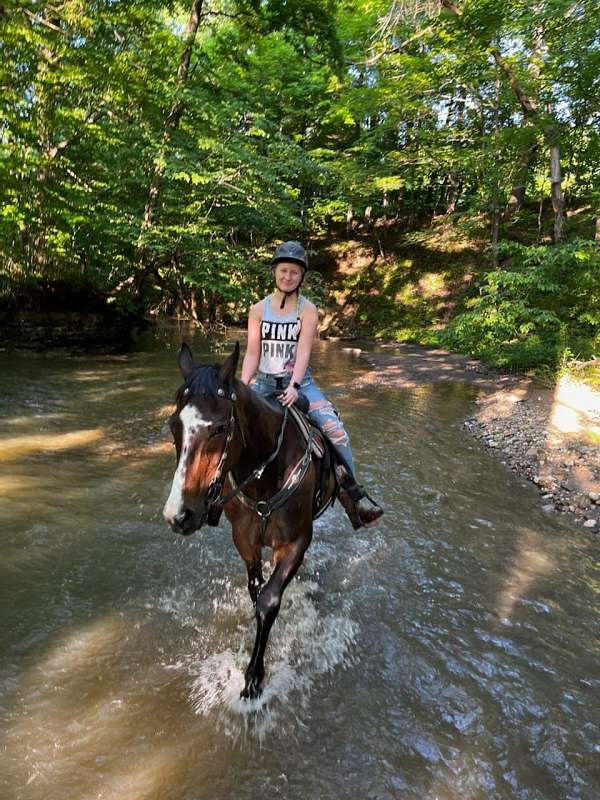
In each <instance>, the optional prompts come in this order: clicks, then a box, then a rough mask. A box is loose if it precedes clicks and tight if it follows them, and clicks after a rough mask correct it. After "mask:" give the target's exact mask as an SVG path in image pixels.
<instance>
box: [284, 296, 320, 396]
mask: <svg viewBox="0 0 600 800" xmlns="http://www.w3.org/2000/svg"><path fill="white" fill-rule="evenodd" d="M318 324H319V314H318V312H317V309H316V308H315V306H314V305H313V304H312V303H306V305H305V307H304V311H303V313H302V328H301V329H300V336H299V337H298V350H297V351H296V364H295V365H294V371H293V373H292V379H291V381H290V383H291V384H294V383H300V382H301V381H302V378H303V377H304V373H305V372H306V370H307V368H308V362H309V361H310V353H311V350H312V346H313V341H314V338H315V334H316V332H317V325H318Z"/></svg>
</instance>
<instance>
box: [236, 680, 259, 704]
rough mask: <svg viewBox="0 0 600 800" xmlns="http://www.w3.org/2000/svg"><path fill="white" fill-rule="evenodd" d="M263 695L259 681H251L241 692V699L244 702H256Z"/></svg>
mask: <svg viewBox="0 0 600 800" xmlns="http://www.w3.org/2000/svg"><path fill="white" fill-rule="evenodd" d="M261 694H262V688H261V686H260V683H259V682H257V681H250V682H249V683H248V684H246V686H244V688H243V689H242V691H241V692H240V697H241V698H242V700H256V699H257V698H258V697H260V696H261Z"/></svg>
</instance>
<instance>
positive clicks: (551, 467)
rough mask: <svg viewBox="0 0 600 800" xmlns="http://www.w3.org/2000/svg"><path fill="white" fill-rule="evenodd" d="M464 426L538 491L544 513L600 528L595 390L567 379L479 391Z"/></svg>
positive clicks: (599, 415)
mask: <svg viewBox="0 0 600 800" xmlns="http://www.w3.org/2000/svg"><path fill="white" fill-rule="evenodd" d="M465 427H466V428H467V429H468V430H469V431H470V432H471V433H472V434H473V435H474V436H475V437H476V438H477V439H479V440H480V441H481V442H482V443H483V444H484V445H485V446H486V447H488V448H489V449H491V450H494V451H495V452H496V453H498V456H499V457H500V459H501V460H502V461H503V463H505V464H506V465H507V466H508V467H510V469H512V470H513V471H515V472H517V473H518V474H519V475H523V476H525V477H526V478H528V479H529V480H531V481H532V482H533V483H534V484H535V485H536V486H537V487H538V489H539V492H540V499H541V502H542V507H543V508H544V510H545V511H548V512H558V513H562V514H565V513H566V514H571V515H572V516H573V517H574V519H575V520H576V521H577V522H578V523H580V524H582V525H583V526H585V527H586V528H590V529H591V530H594V531H598V532H600V446H599V445H600V394H599V393H598V392H596V391H594V390H592V389H590V387H589V386H587V385H586V384H585V383H581V382H579V381H576V380H574V379H572V378H569V377H563V378H561V380H560V381H559V382H558V383H557V384H556V386H554V387H552V389H546V388H543V387H540V386H537V385H536V384H535V383H533V381H531V380H530V379H521V380H520V381H519V382H518V383H517V384H516V385H514V386H513V387H511V388H510V389H507V388H503V389H500V390H498V391H496V392H493V393H492V394H482V395H480V396H479V398H478V400H477V412H476V413H475V414H474V415H473V416H472V417H469V418H468V419H467V420H465Z"/></svg>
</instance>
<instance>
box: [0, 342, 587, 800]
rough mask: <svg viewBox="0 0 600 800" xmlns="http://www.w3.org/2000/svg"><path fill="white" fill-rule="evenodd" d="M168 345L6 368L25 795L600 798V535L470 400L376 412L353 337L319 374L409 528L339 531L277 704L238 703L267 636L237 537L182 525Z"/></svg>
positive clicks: (416, 392) (290, 637) (306, 607)
mask: <svg viewBox="0 0 600 800" xmlns="http://www.w3.org/2000/svg"><path fill="white" fill-rule="evenodd" d="M161 336H163V338H162V339H161V341H160V347H157V348H152V347H151V348H149V350H148V352H143V353H138V354H132V355H131V356H129V357H127V358H125V359H102V358H99V357H97V358H95V359H88V360H85V361H84V362H83V361H81V360H79V359H76V360H69V359H64V358H59V359H44V360H40V359H38V360H35V359H31V360H30V361H29V362H28V363H24V362H23V360H19V361H16V360H11V359H10V358H6V359H5V363H3V364H2V367H3V375H6V376H7V380H6V391H5V394H4V395H3V397H2V399H1V400H0V406H1V407H0V411H1V412H2V426H1V429H0V441H4V442H9V443H10V442H13V445H11V446H12V447H13V449H12V451H9V452H10V453H11V455H10V457H9V458H6V460H3V461H2V462H1V463H0V490H1V491H2V492H3V506H2V509H0V517H1V518H2V521H3V523H5V524H4V525H3V526H2V532H1V535H2V547H3V560H2V562H1V563H0V596H1V600H2V615H0V634H1V636H2V642H3V648H2V657H1V660H0V687H1V691H0V714H1V715H2V718H3V726H2V750H1V751H0V787H2V789H1V792H0V794H1V795H2V797H3V798H4V797H6V798H7V800H12V798H15V799H16V798H19V800H21V798H23V800H30V798H31V799H32V800H33V799H34V798H44V800H55V799H56V800H59V798H60V800H63V798H67V797H74V798H78V799H79V798H90V799H91V798H97V797H103V798H127V800H138V798H139V800H145V799H146V798H158V797H160V798H161V800H163V799H164V798H167V800H168V798H173V800H200V799H201V798H211V800H212V799H213V798H217V799H218V798H230V797H238V796H244V797H258V796H261V797H262V796H263V795H264V794H265V793H269V794H271V795H274V796H281V797H286V798H301V797H302V798H305V797H310V798H313V797H320V798H346V797H348V798H350V797H352V798H354V797H365V798H379V799H383V798H403V799H404V798H415V799H416V798H419V800H422V798H434V797H438V798H452V799H455V800H459V798H460V800H463V799H464V798H473V799H474V800H475V799H476V798H482V799H483V798H491V797H494V798H496V797H498V798H513V797H516V798H524V799H525V798H527V800H529V799H530V798H540V800H541V798H543V799H544V800H551V799H552V798H557V800H558V798H561V800H562V798H571V797H573V798H590V799H591V798H595V797H596V794H597V786H598V785H599V781H600V770H599V766H598V757H599V754H600V724H599V722H598V720H600V705H599V701H598V697H599V696H600V693H599V689H600V679H599V678H598V675H599V674H600V672H599V669H598V667H599V666H600V664H599V640H600V636H599V633H600V626H599V620H598V612H597V608H596V605H597V597H598V592H599V590H600V569H599V565H598V560H597V543H596V542H595V541H594V540H593V539H591V538H589V537H585V536H584V535H582V534H581V532H580V531H578V530H576V529H575V528H573V527H571V526H570V525H569V524H568V523H567V522H561V521H559V520H556V519H551V518H550V517H548V516H547V515H544V514H543V513H542V512H541V511H539V510H538V504H537V495H536V493H535V491H533V490H532V489H531V488H530V487H528V486H525V485H523V484H522V483H520V482H519V481H518V480H516V479H515V478H514V476H512V475H511V474H509V473H508V472H507V471H505V470H504V469H503V468H502V467H501V466H500V465H498V464H497V463H496V462H495V461H494V460H492V458H491V457H489V456H488V454H486V453H485V452H482V451H481V450H479V449H478V447H477V445H476V444H475V443H474V442H473V441H472V440H471V439H470V438H468V437H467V436H466V435H465V434H464V433H463V431H462V427H461V423H462V419H463V417H464V416H465V415H466V414H467V413H468V410H469V407H470V403H471V401H472V398H473V391H474V390H473V389H472V388H468V387H463V386H456V385H452V384H449V385H443V386H428V387H418V388H415V389H411V390H406V391H402V392H400V391H398V392H390V391H387V390H385V389H370V390H368V389H365V390H361V391H360V392H358V393H352V394H350V393H349V392H348V390H347V389H346V386H347V384H348V383H349V382H350V379H351V378H352V377H354V376H356V375H358V374H359V373H360V371H361V369H362V367H361V365H360V363H359V362H358V361H356V360H355V359H353V358H352V357H351V356H350V355H347V354H341V353H340V350H339V348H337V347H336V346H332V345H330V344H325V343H319V345H318V346H317V350H316V359H315V360H316V369H315V371H316V373H317V375H318V376H319V378H320V380H321V382H322V383H323V384H324V385H326V386H328V390H329V393H330V395H331V397H332V399H333V400H334V402H335V403H336V404H337V405H338V407H339V408H340V410H341V412H342V414H343V416H344V419H345V421H346V424H347V426H348V428H349V430H350V432H351V435H352V442H353V447H354V450H355V452H356V455H357V461H358V463H359V464H360V477H361V479H362V480H363V481H364V482H365V483H367V484H368V485H369V487H377V490H376V492H377V494H378V497H380V499H381V500H382V502H383V503H384V505H385V507H386V515H385V517H384V519H383V523H382V525H381V526H380V527H378V528H376V529H374V530H370V531H358V532H355V533H354V532H352V530H351V528H350V526H349V525H348V523H347V522H346V521H345V519H344V517H343V515H342V513H341V511H340V509H339V508H338V507H335V508H334V509H333V510H332V511H331V512H328V514H327V515H326V516H325V517H323V518H322V519H321V520H319V521H318V523H317V527H316V532H315V538H314V542H313V545H312V547H311V549H310V551H309V553H308V555H307V558H306V560H305V564H304V566H303V567H302V569H301V571H300V574H299V578H298V580H296V581H294V582H293V584H292V585H291V587H290V588H289V589H288V591H287V592H286V595H285V597H284V604H283V607H282V611H281V614H280V617H279V619H278V621H277V623H276V625H275V627H274V630H273V635H272V640H271V642H270V646H269V650H268V676H267V684H266V687H265V692H264V694H263V696H262V698H261V699H260V700H259V701H257V702H256V703H254V704H249V703H243V702H242V701H240V699H239V690H240V688H241V684H242V675H243V670H244V668H245V665H246V662H247V659H248V657H249V653H250V651H251V647H252V640H253V622H252V608H251V605H250V602H249V599H248V597H247V593H246V589H245V572H244V569H243V565H242V562H241V561H240V559H239V557H238V556H237V554H236V552H235V551H234V548H233V546H232V544H231V541H230V533H229V530H228V528H227V526H226V524H224V523H222V524H221V525H220V526H219V528H217V529H207V530H206V531H204V530H203V531H202V532H201V533H200V534H197V535H195V536H194V537H191V538H190V539H186V540H183V539H180V538H177V537H175V536H174V535H173V534H171V533H170V532H169V531H168V530H166V528H165V526H164V524H163V522H162V519H161V516H160V509H161V505H162V502H163V500H164V498H165V497H166V494H167V493H168V487H169V482H170V478H171V475H172V471H173V469H174V457H173V453H172V447H171V445H170V444H169V441H168V432H167V430H166V427H165V424H164V421H165V418H166V416H167V414H168V412H169V409H170V406H169V400H170V399H171V398H172V397H173V394H174V390H175V388H176V386H177V382H178V375H177V370H176V365H175V356H174V349H175V348H174V347H173V346H171V347H170V349H168V348H167V344H170V345H172V344H173V343H172V342H170V341H169V339H168V337H166V338H165V337H164V335H163V334H161ZM197 349H201V345H200V347H199V348H197ZM211 360H214V356H211ZM25 361H27V359H26V360H25ZM32 364H34V366H35V369H34V368H32ZM42 366H43V369H42ZM343 375H345V376H346V377H347V380H343V378H342V377H341V376H343ZM139 387H143V389H144V391H139V390H138V389H139ZM129 388H131V389H132V390H131V391H130V390H129ZM82 431H94V432H100V433H99V435H98V436H97V438H93V439H90V440H89V441H87V442H85V443H84V442H81V443H78V441H77V439H76V438H71V439H69V438H68V437H69V436H71V435H73V434H75V435H78V433H80V432H82ZM49 442H55V443H56V444H57V445H58V446H56V447H52V446H48V447H46V446H45V444H44V443H49ZM61 442H62V443H65V442H67V443H70V445H72V446H63V447H61ZM34 443H37V446H33V444H34Z"/></svg>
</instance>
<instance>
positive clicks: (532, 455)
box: [525, 447, 538, 458]
mask: <svg viewBox="0 0 600 800" xmlns="http://www.w3.org/2000/svg"><path fill="white" fill-rule="evenodd" d="M537 454H538V451H537V447H530V448H529V450H527V451H526V453H525V455H526V456H527V458H535V457H536V456H537Z"/></svg>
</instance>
